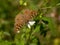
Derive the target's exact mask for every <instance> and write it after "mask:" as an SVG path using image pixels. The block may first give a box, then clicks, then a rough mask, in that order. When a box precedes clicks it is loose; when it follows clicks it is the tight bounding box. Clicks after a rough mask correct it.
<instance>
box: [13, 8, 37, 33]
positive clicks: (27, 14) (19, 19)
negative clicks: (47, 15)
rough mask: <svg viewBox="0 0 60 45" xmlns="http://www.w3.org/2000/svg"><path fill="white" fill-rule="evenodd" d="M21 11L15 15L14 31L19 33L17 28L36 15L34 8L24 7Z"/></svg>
mask: <svg viewBox="0 0 60 45" xmlns="http://www.w3.org/2000/svg"><path fill="white" fill-rule="evenodd" d="M22 12H23V13H22V14H21V13H19V14H18V15H16V17H15V24H14V33H19V29H20V28H22V26H23V25H25V24H26V23H28V22H29V21H30V20H32V18H34V17H35V16H36V15H37V11H35V10H30V9H24V10H23V11H22Z"/></svg>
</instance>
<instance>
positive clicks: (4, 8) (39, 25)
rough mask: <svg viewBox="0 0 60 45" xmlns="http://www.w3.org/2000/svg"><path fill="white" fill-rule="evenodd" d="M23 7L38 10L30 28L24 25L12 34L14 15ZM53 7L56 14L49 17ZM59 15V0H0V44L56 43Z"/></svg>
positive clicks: (59, 30) (59, 32)
mask: <svg viewBox="0 0 60 45" xmlns="http://www.w3.org/2000/svg"><path fill="white" fill-rule="evenodd" d="M25 8H28V9H32V10H36V11H38V12H37V16H36V17H35V18H33V20H34V21H35V24H34V25H33V26H31V28H28V26H27V25H24V26H23V27H22V28H21V30H20V33H17V34H16V35H13V28H14V19H15V16H16V14H18V13H19V12H20V11H21V10H22V9H25ZM54 8H55V9H54ZM53 9H54V10H56V12H55V13H53V15H56V16H54V17H51V13H52V12H53V11H54V10H53ZM59 15H60V0H0V45H55V44H56V45H58V43H59V42H60V41H59V40H60V22H59V21H60V17H59ZM58 17H59V18H58ZM57 23H59V24H57ZM56 38H57V40H55V39H56ZM58 39H59V40H58Z"/></svg>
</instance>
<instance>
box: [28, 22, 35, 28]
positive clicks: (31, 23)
mask: <svg viewBox="0 0 60 45" xmlns="http://www.w3.org/2000/svg"><path fill="white" fill-rule="evenodd" d="M34 24H35V21H29V22H28V25H27V26H28V28H31V26H33V25H34Z"/></svg>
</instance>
